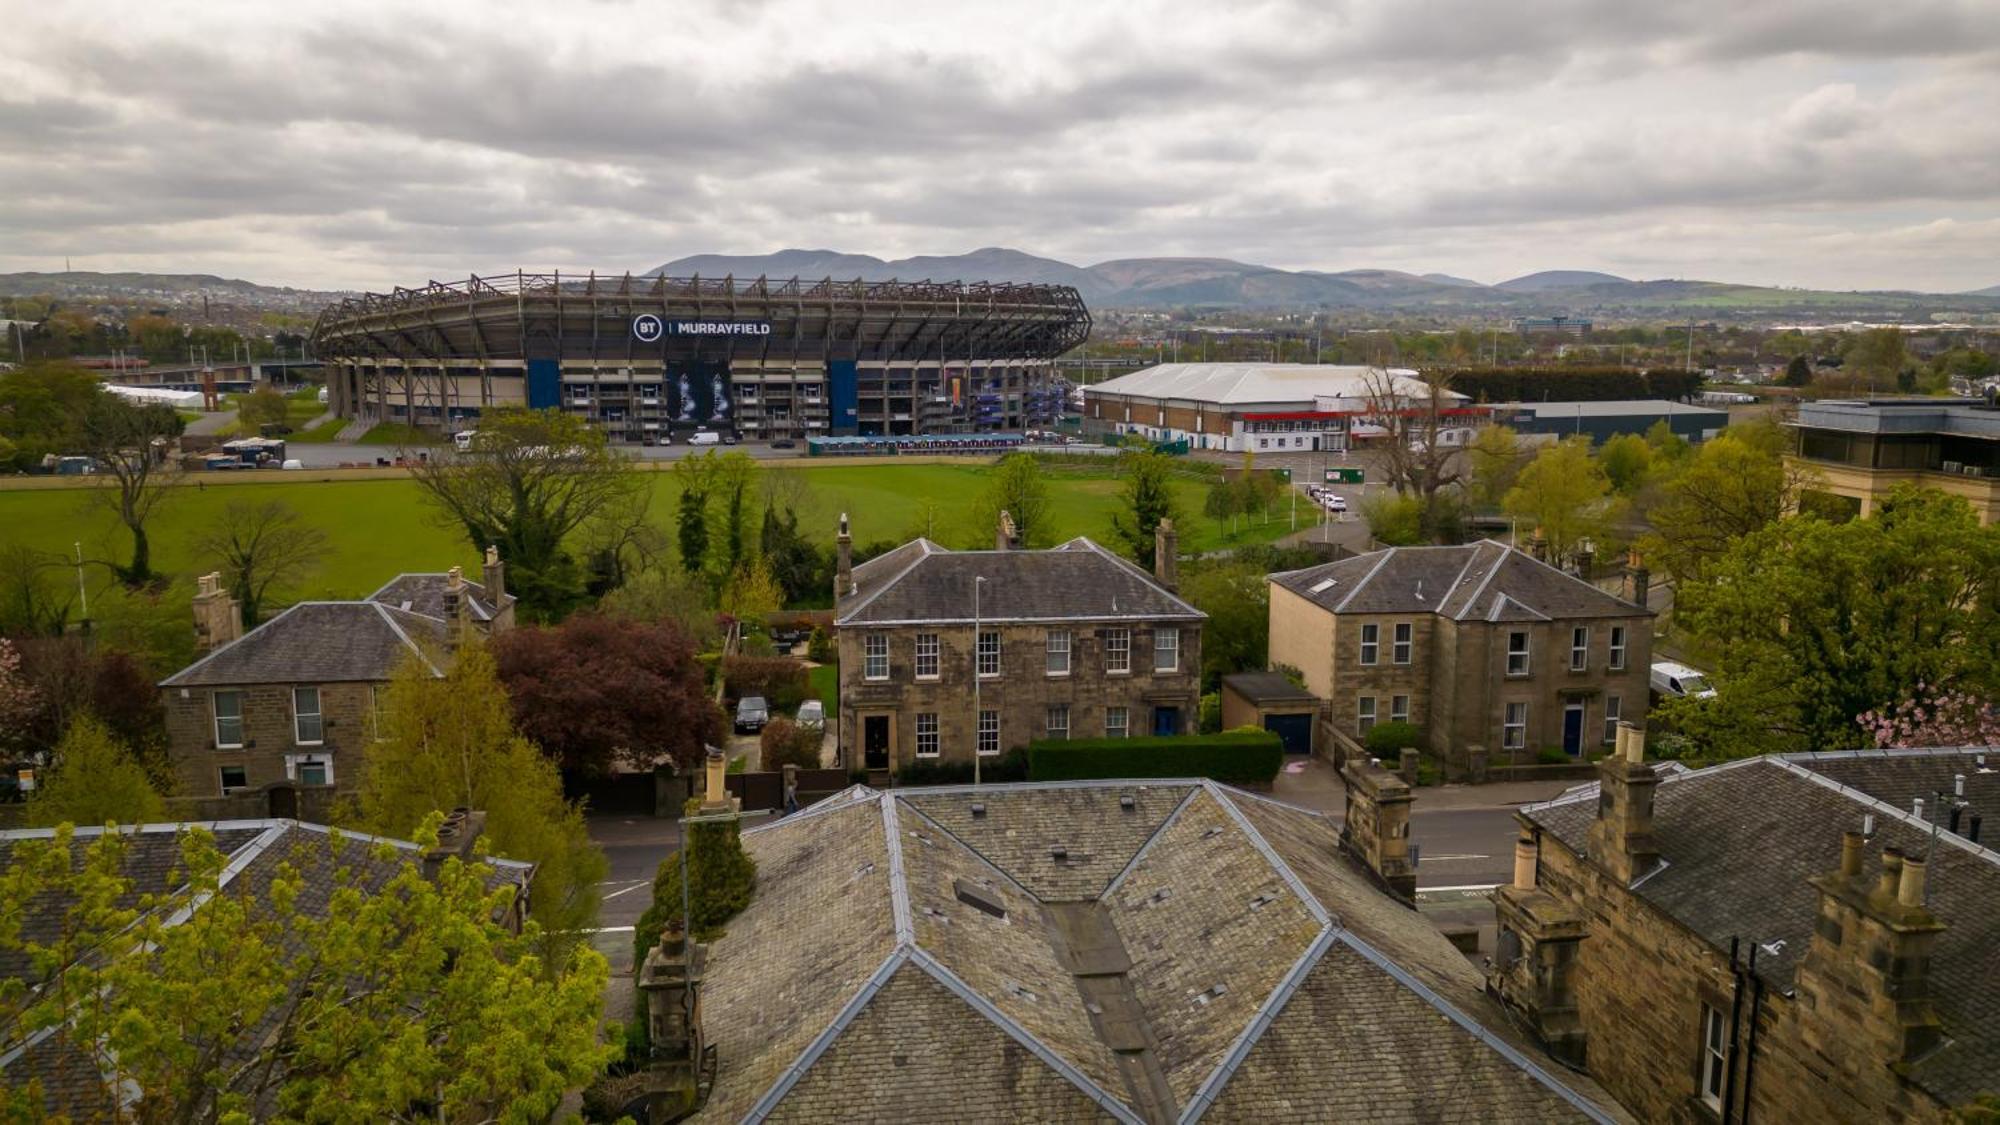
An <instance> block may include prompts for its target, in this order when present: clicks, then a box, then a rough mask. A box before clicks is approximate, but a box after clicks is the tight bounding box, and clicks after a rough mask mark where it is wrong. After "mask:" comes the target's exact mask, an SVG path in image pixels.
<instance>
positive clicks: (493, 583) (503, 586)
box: [479, 543, 507, 610]
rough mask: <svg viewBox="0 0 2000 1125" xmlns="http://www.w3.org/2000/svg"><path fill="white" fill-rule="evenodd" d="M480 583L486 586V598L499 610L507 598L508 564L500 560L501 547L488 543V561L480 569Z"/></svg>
mask: <svg viewBox="0 0 2000 1125" xmlns="http://www.w3.org/2000/svg"><path fill="white" fill-rule="evenodd" d="M479 584H480V585H482V586H484V587H486V599H487V600H488V601H490V602H492V603H493V608H494V609H495V610H498V609H499V608H500V605H501V603H502V602H505V601H506V600H507V564H506V563H503V562H501V561H500V548H498V547H496V546H494V545H492V544H490V543H489V544H487V546H486V563H485V565H484V566H482V567H480V569H479Z"/></svg>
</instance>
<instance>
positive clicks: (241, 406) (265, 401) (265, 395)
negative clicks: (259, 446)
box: [236, 385, 290, 430]
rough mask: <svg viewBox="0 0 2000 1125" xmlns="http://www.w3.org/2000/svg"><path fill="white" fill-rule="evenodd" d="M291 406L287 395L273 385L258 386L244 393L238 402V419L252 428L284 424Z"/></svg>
mask: <svg viewBox="0 0 2000 1125" xmlns="http://www.w3.org/2000/svg"><path fill="white" fill-rule="evenodd" d="M289 410H290V408H289V407H288V406H287V405H286V403H285V396H284V395H281V394H279V393H278V390H277V388H275V387H272V386H268V385H266V386H262V387H258V388H257V389H256V390H254V391H251V392H250V393H249V394H247V395H244V396H243V397H242V398H241V399H239V400H237V403H236V419H237V421H239V422H242V423H243V425H244V426H246V427H248V428H249V429H251V430H256V429H257V428H259V427H261V426H272V425H283V424H284V422H285V419H286V418H287V417H288V416H289Z"/></svg>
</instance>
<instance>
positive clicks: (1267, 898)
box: [1250, 895, 1278, 912]
mask: <svg viewBox="0 0 2000 1125" xmlns="http://www.w3.org/2000/svg"><path fill="white" fill-rule="evenodd" d="M1276 901H1278V896H1277V895H1258V896H1257V897H1256V898H1253V899H1251V900H1250V909H1251V911H1252V912H1255V911H1258V910H1262V909H1264V908H1265V907H1267V906H1269V905H1271V904H1272V903H1274V902H1276Z"/></svg>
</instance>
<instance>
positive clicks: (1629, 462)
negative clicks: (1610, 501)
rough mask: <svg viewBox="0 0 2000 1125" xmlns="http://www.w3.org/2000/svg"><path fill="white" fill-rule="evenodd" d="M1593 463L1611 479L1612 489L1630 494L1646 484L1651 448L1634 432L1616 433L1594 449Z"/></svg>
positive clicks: (1650, 460)
mask: <svg viewBox="0 0 2000 1125" xmlns="http://www.w3.org/2000/svg"><path fill="white" fill-rule="evenodd" d="M1597 463H1598V465H1600V466H1601V467H1602V468H1603V469H1604V475H1605V477H1606V478H1607V479H1609V480H1610V481H1611V488H1612V491H1614V492H1616V493H1618V494H1619V495H1620V496H1630V495H1632V494H1633V493H1635V492H1637V491H1639V487H1640V486H1641V485H1643V484H1645V483H1646V475H1647V473H1649V472H1650V471H1651V470H1652V467H1653V447H1652V446H1650V445H1647V444H1646V439H1645V438H1643V437H1640V436H1639V435H1638V434H1618V435H1616V436H1614V437H1611V438H1608V439H1606V440H1605V442H1604V444H1603V446H1601V447H1600V448H1599V449H1598V451H1597Z"/></svg>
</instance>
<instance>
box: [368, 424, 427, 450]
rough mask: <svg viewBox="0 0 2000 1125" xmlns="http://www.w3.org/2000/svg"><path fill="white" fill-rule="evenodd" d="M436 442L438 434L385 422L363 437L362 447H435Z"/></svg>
mask: <svg viewBox="0 0 2000 1125" xmlns="http://www.w3.org/2000/svg"><path fill="white" fill-rule="evenodd" d="M436 442H437V435H436V434H433V433H429V432H427V431H425V430H420V429H418V428H416V427H415V426H406V425H404V424H403V423H401V422H383V423H381V424H380V425H377V426H374V427H373V428H371V429H370V430H369V431H368V432H367V433H365V434H362V435H361V444H362V445H433V444H435V443H436Z"/></svg>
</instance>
